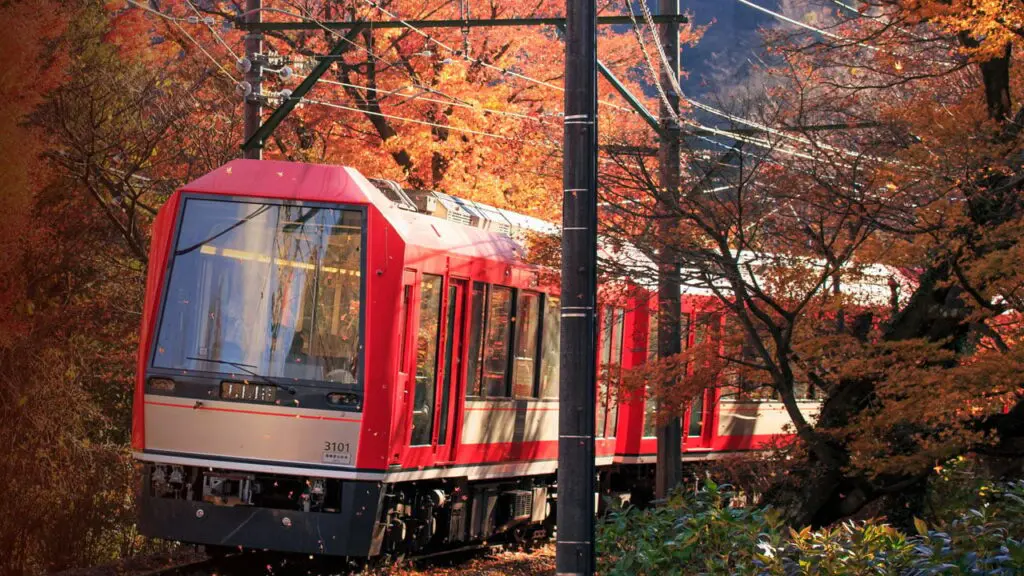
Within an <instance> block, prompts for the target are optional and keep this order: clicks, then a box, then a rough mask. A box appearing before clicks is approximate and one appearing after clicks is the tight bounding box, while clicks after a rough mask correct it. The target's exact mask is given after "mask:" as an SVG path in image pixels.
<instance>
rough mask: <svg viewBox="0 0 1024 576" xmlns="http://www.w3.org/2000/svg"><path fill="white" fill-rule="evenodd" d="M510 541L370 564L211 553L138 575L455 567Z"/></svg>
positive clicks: (328, 575) (328, 574) (337, 573)
mask: <svg viewBox="0 0 1024 576" xmlns="http://www.w3.org/2000/svg"><path fill="white" fill-rule="evenodd" d="M507 549H508V544H505V543H502V544H493V543H492V544H475V545H471V546H462V547H459V548H453V549H451V550H441V551H436V552H431V553H428V554H419V555H416V556H403V557H399V558H390V559H379V560H375V561H373V562H371V563H369V564H367V563H365V562H358V563H357V562H351V561H345V560H344V559H342V558H336V557H327V556H300V555H294V554H290V555H286V554H280V553H272V552H246V553H239V554H229V555H227V556H223V557H216V558H214V557H211V558H206V559H203V560H198V561H194V562H188V563H185V564H179V565H176V566H168V567H166V568H161V569H159V570H153V571H150V572H145V573H142V574H138V575H136V576H213V575H218V576H243V575H244V576H252V575H264V574H265V575H268V576H291V575H295V576H299V575H302V576H345V575H351V574H356V573H359V572H362V571H363V570H365V569H368V570H369V573H371V574H383V573H386V572H387V569H388V568H390V567H394V566H396V565H400V564H404V565H414V566H416V567H418V568H421V569H422V568H429V567H431V566H437V567H442V566H443V567H452V566H458V565H459V564H462V563H464V562H467V561H470V560H472V559H474V558H478V557H480V556H481V555H484V554H491V553H496V552H501V551H504V550H507Z"/></svg>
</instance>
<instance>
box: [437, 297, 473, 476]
mask: <svg viewBox="0 0 1024 576" xmlns="http://www.w3.org/2000/svg"><path fill="white" fill-rule="evenodd" d="M466 286H467V283H466V281H465V280H459V279H454V278H453V279H451V280H450V281H449V282H448V299H447V310H446V313H445V327H444V334H445V337H444V351H443V354H442V366H441V390H440V394H439V396H440V398H438V406H437V423H436V428H437V434H436V436H435V440H434V441H435V446H437V451H436V453H437V459H438V460H439V461H445V462H448V461H451V460H453V459H454V457H455V454H454V452H455V446H456V444H457V442H456V440H457V438H458V436H457V434H456V432H457V431H458V426H457V425H458V409H457V408H458V406H459V402H458V400H459V399H460V398H462V396H463V395H462V393H461V390H462V374H463V370H462V356H463V354H462V348H463V341H464V340H465V338H464V334H463V330H464V326H465V322H464V321H463V319H464V318H465V311H464V303H465V300H466Z"/></svg>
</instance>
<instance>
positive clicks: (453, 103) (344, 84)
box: [297, 76, 555, 126]
mask: <svg viewBox="0 0 1024 576" xmlns="http://www.w3.org/2000/svg"><path fill="white" fill-rule="evenodd" d="M297 78H298V79H302V78H304V77H303V76H298V77H297ZM318 82H320V83H322V84H329V85H333V86H342V87H345V88H355V89H359V90H367V91H370V92H377V93H383V94H384V95H394V96H402V97H404V98H405V100H407V101H408V100H421V101H423V102H432V103H435V104H444V105H447V106H455V107H458V108H466V109H469V110H476V111H479V112H485V113H489V114H497V115H501V116H508V117H510V118H519V119H522V120H530V121H533V122H537V123H539V124H547V125H551V126H553V125H555V124H554V123H553V122H550V121H548V120H545V119H543V118H538V117H536V116H530V115H529V114H522V113H520V112H511V111H508V110H500V109H498V108H487V107H484V106H477V105H476V104H472V103H470V102H465V101H448V100H441V99H438V98H430V97H426V96H423V95H422V94H412V95H409V94H402V93H401V92H402V91H403V90H405V89H406V88H410V87H411V88H418V89H420V90H423V87H421V86H418V85H416V84H412V85H410V86H406V87H402V88H399V89H396V90H384V89H383V88H374V87H372V86H362V85H360V84H352V83H349V82H339V81H337V80H324V79H322V78H321V79H319V80H318Z"/></svg>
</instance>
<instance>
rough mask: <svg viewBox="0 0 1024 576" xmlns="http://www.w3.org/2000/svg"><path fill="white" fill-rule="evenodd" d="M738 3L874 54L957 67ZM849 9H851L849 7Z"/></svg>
mask: <svg viewBox="0 0 1024 576" xmlns="http://www.w3.org/2000/svg"><path fill="white" fill-rule="evenodd" d="M736 1H737V2H739V3H740V4H743V5H744V6H749V7H750V8H753V9H755V10H758V11H760V12H763V13H765V14H768V15H769V16H771V17H773V18H775V19H777V20H781V21H783V22H786V23H789V24H792V25H794V26H798V27H800V28H804V29H805V30H810V31H812V32H814V33H816V34H820V35H822V36H825V37H826V38H830V39H832V40H838V41H840V42H846V43H849V44H853V45H857V46H860V47H861V48H866V49H867V50H870V51H872V52H876V53H882V54H887V55H889V56H892V57H893V58H906V59H908V60H921V61H923V62H929V63H931V64H942V65H945V66H957V63H956V62H948V61H945V60H934V59H932V58H916V57H908V56H906V55H903V56H901V55H899V54H896V53H894V52H892V51H891V50H886V49H884V48H879V47H878V46H872V45H871V44H868V43H867V42H863V41H860V40H851V39H850V38H844V37H843V36H840V35H839V34H835V33H833V32H829V31H828V30H824V29H822V28H818V27H816V26H811V25H810V24H807V23H806V22H801V21H799V20H796V19H794V18H790V17H789V16H786V15H785V14H782V13H779V12H776V11H774V10H771V9H769V8H765V7H764V6H761V5H759V4H756V3H754V2H751V1H750V0H736ZM833 1H836V0H833ZM837 3H838V2H837ZM840 5H843V4H840ZM844 6H845V5H844ZM847 8H849V7H847Z"/></svg>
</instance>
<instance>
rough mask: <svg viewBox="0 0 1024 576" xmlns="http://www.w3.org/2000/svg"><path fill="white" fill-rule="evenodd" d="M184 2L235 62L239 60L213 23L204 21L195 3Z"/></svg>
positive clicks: (187, 0)
mask: <svg viewBox="0 0 1024 576" xmlns="http://www.w3.org/2000/svg"><path fill="white" fill-rule="evenodd" d="M185 3H186V4H188V7H189V8H191V9H192V11H193V12H195V13H196V16H198V17H199V20H200V21H202V22H203V23H204V24H206V27H207V28H208V29H209V30H210V33H211V34H213V37H214V38H216V39H217V41H218V42H220V44H221V46H223V47H224V49H226V50H227V51H228V54H231V57H232V58H234V59H235V62H239V61H240V60H241V59H240V58H239V57H238V54H236V53H235V51H234V50H232V49H231V46H230V45H229V44H228V43H227V41H225V40H224V37H222V36H221V35H220V33H219V32H217V30H216V29H215V28H214V27H213V25H212V24H210V23H209V22H207V21H206V18H205V17H204V16H203V14H202V13H201V12H200V11H199V9H198V8H196V5H195V4H193V3H192V0H185Z"/></svg>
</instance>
